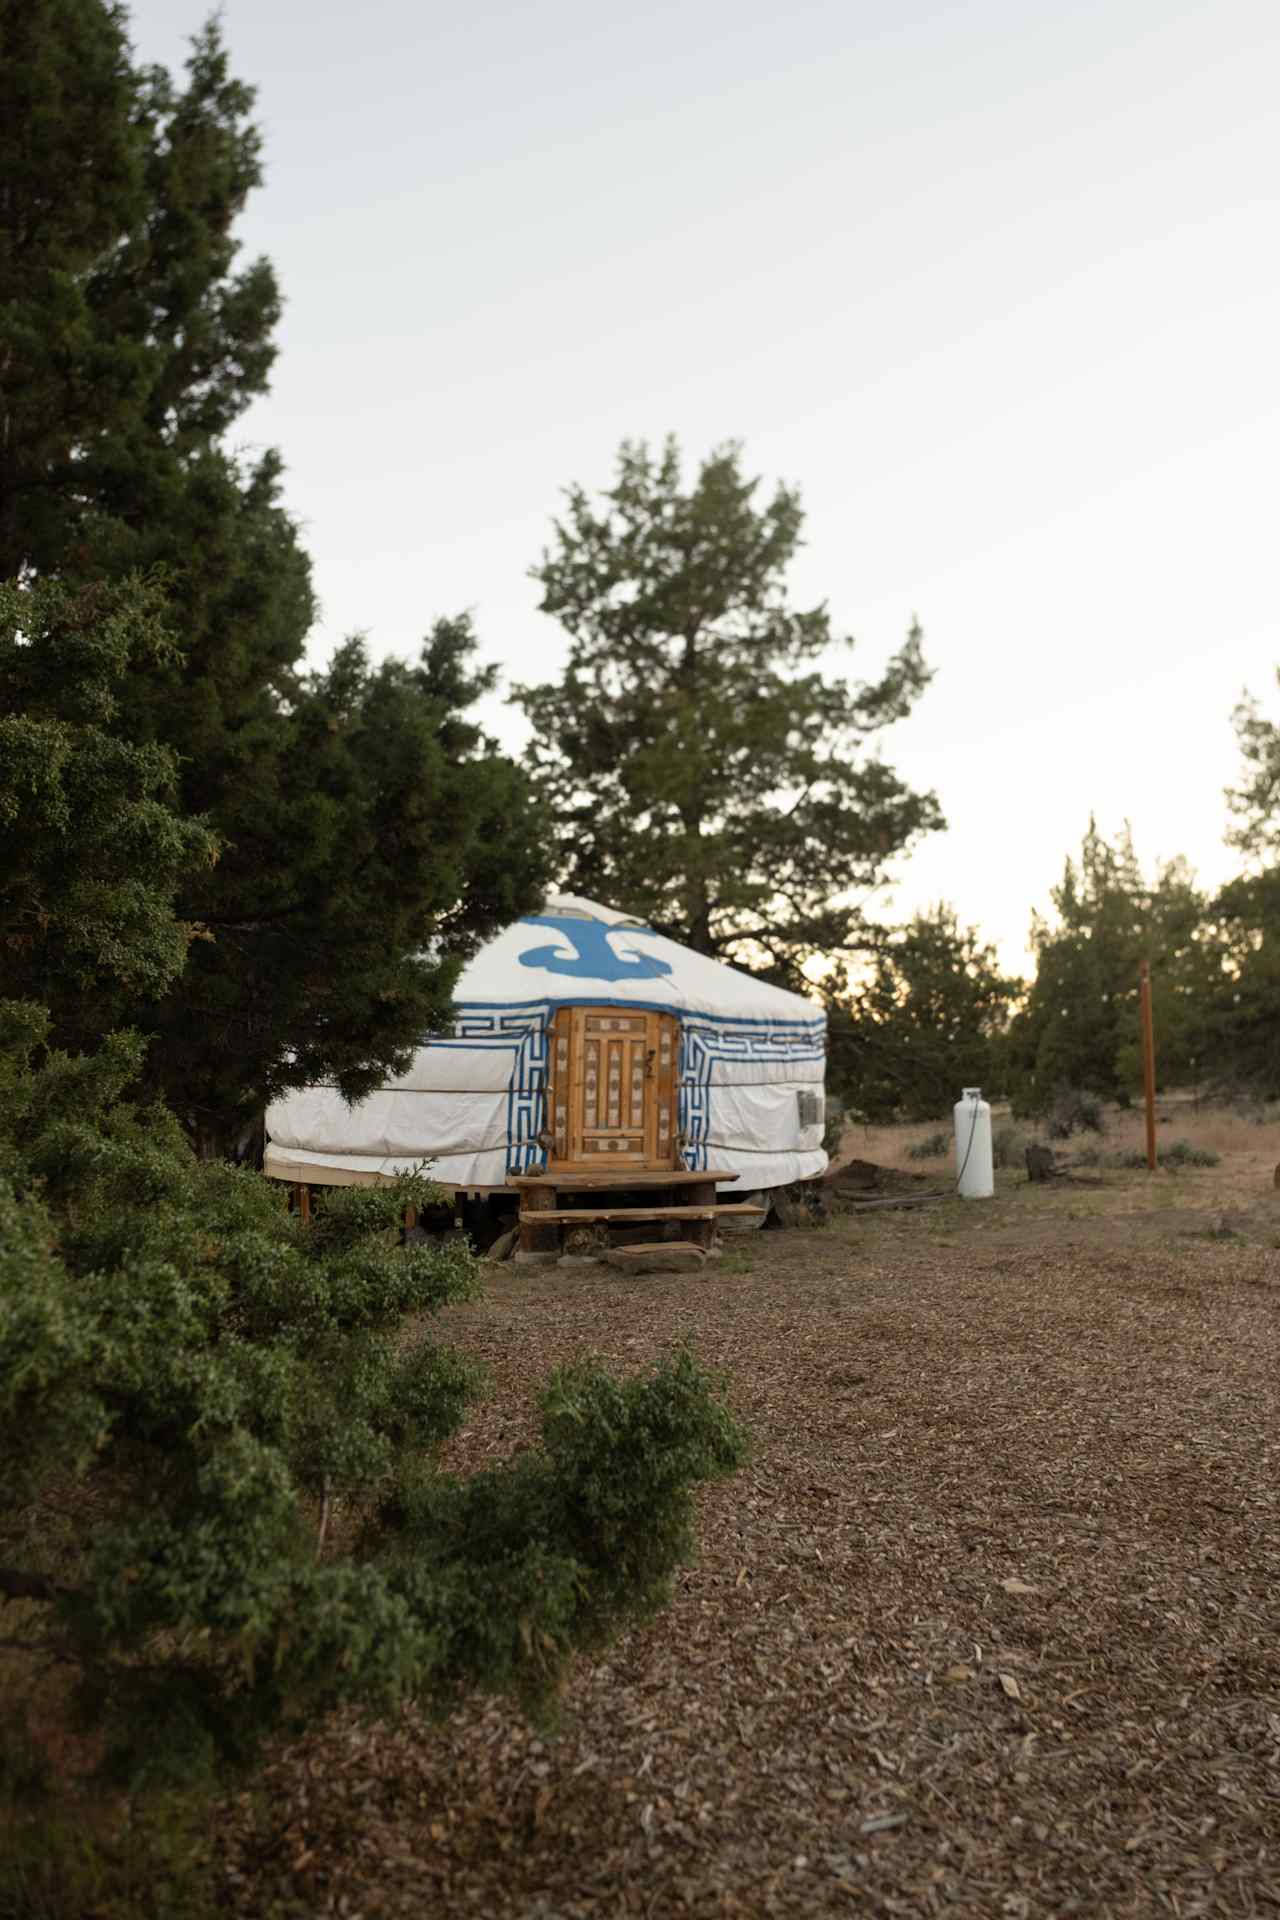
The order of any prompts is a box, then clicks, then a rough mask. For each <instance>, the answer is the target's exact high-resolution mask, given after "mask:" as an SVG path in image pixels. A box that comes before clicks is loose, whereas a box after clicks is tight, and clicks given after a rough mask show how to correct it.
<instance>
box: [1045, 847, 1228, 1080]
mask: <svg viewBox="0 0 1280 1920" xmlns="http://www.w3.org/2000/svg"><path fill="white" fill-rule="evenodd" d="M1050 898H1051V900H1052V902H1053V908H1054V913H1053V917H1052V918H1051V919H1047V918H1043V917H1041V916H1040V915H1037V916H1035V918H1034V919H1033V922H1032V934H1031V937H1032V946H1033V949H1034V951H1035V956H1036V974H1035V978H1034V980H1033V981H1032V983H1031V985H1030V988H1029V990H1028V993H1027V997H1026V1002H1025V1004H1024V1006H1023V1007H1022V1008H1021V1010H1020V1011H1019V1013H1018V1015H1017V1017H1016V1019H1015V1020H1014V1021H1013V1023H1012V1025H1011V1028H1010V1033H1009V1060H1010V1068H1011V1073H1012V1076H1013V1081H1014V1089H1015V1091H1016V1093H1017V1097H1018V1101H1019V1104H1020V1105H1021V1106H1024V1107H1026V1108H1028V1109H1031V1110H1038V1109H1042V1108H1043V1107H1044V1105H1045V1103H1046V1102H1047V1101H1048V1100H1049V1099H1050V1098H1051V1097H1052V1095H1053V1093H1054V1091H1055V1090H1056V1089H1057V1088H1060V1087H1070V1088H1073V1089H1077V1090H1087V1091H1089V1092H1092V1093H1096V1094H1101V1095H1103V1096H1104V1097H1108V1098H1120V1099H1127V1098H1128V1097H1129V1096H1130V1095H1131V1094H1132V1093H1133V1092H1134V1091H1135V1090H1136V1089H1137V1088H1138V1087H1140V1086H1141V1083H1142V1053H1141V1035H1140V1016H1139V1008H1138V982H1139V972H1140V968H1141V964H1142V961H1143V960H1144V959H1145V960H1148V961H1150V963H1151V980H1152V997H1153V1006H1154V1013H1155V1025H1156V1030H1157V1032H1158V1033H1159V1035H1160V1045H1159V1049H1158V1054H1157V1062H1158V1067H1159V1071H1160V1076H1161V1080H1162V1082H1163V1083H1164V1084H1167V1085H1174V1086H1177V1085H1181V1084H1183V1083H1184V1082H1186V1081H1187V1080H1188V1079H1189V1078H1192V1077H1194V1073H1195V1070H1196V1069H1195V1063H1196V1061H1197V1060H1200V1061H1203V1059H1204V1057H1205V1049H1206V1046H1207V1044H1208V1028H1207V1019H1208V1014H1209V1008H1210V1004H1211V1000H1212V995H1213V991H1214V984H1215V979H1216V976H1217V974H1218V972H1219V971H1220V962H1219V960H1218V958H1217V956H1216V955H1215V953H1214V951H1213V947H1212V943H1211V942H1210V941H1209V940H1208V939H1207V938H1206V934H1207V926H1206V913H1205V901H1204V899H1203V897H1202V896H1201V894H1200V893H1199V892H1198V890H1197V888H1196V886H1195V882H1194V879H1193V876H1192V874H1191V873H1190V871H1189V869H1188V868H1187V865H1186V863H1185V861H1182V860H1177V859H1175V860H1171V861H1167V862H1165V863H1164V864H1163V865H1161V866H1160V867H1158V868H1157V870H1156V873H1155V875H1154V878H1152V879H1148V878H1146V877H1145V876H1144V875H1143V872H1142V868H1141V865H1140V863H1139V861H1138V858H1137V855H1136V854H1135V852H1134V848H1133V841H1132V838H1131V836H1130V833H1129V831H1128V828H1127V827H1126V828H1125V830H1124V831H1123V832H1122V833H1121V834H1119V835H1118V836H1117V837H1116V839H1115V841H1114V842H1110V841H1108V840H1106V839H1105V838H1104V836H1103V835H1102V834H1100V833H1099V831H1098V828H1097V825H1096V823H1095V822H1094V820H1093V819H1092V818H1091V819H1090V821H1089V826H1088V830H1087V832H1086V833H1085V836H1084V839H1083V840H1082V842H1081V847H1080V855H1079V858H1078V860H1072V859H1070V858H1068V860H1067V861H1066V862H1065V865H1064V868H1063V876H1062V879H1061V881H1060V882H1059V884H1058V885H1057V886H1056V887H1055V888H1053V889H1052V891H1051V894H1050Z"/></svg>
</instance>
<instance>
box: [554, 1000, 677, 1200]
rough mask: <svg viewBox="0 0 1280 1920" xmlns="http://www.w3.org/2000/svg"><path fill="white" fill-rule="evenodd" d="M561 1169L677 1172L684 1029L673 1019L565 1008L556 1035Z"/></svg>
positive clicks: (557, 1136)
mask: <svg viewBox="0 0 1280 1920" xmlns="http://www.w3.org/2000/svg"><path fill="white" fill-rule="evenodd" d="M549 1080H550V1087H549V1094H548V1108H549V1111H548V1125H549V1130H550V1133H551V1147H550V1152H549V1155H548V1165H549V1166H550V1167H552V1168H553V1169H564V1168H568V1167H581V1168H583V1169H584V1170H588V1169H600V1170H601V1171H604V1170H607V1169H610V1168H614V1167H617V1168H626V1167H630V1168H634V1169H638V1170H652V1171H657V1170H658V1169H660V1168H663V1167H672V1166H674V1165H675V1164H676V1115H675V1096H676V1023H675V1020H674V1019H673V1018H672V1016H671V1015H670V1014H668V1013H641V1012H635V1013H620V1012H616V1011H612V1010H610V1009H605V1010H603V1011H601V1010H600V1009H599V1008H596V1007H562V1008H561V1009H560V1011H559V1013H558V1014H557V1015H556V1018H555V1025H554V1026H553V1028H552V1033H551V1059H550V1075H549Z"/></svg>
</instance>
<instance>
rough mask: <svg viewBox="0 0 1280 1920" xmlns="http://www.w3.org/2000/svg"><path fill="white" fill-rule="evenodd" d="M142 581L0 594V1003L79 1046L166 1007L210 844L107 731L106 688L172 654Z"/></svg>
mask: <svg viewBox="0 0 1280 1920" xmlns="http://www.w3.org/2000/svg"><path fill="white" fill-rule="evenodd" d="M162 612H163V606H162V600H161V596H160V595H159V593H158V592H157V590H156V589H155V587H154V586H153V585H150V584H149V583H147V582H145V581H132V582H126V583H123V584H122V585H120V586H118V587H109V586H101V587H97V588H88V587H86V588H81V589H80V590H78V591H73V590H71V589H70V588H67V587H64V586H63V585H62V584H61V583H60V582H58V581H57V580H52V581H47V580H37V581H35V582H33V583H32V585H31V586H30V587H27V588H21V587H18V586H16V585H13V584H9V585H5V584H3V583H0V994H7V995H8V996H10V997H11V998H15V999H16V998H18V997H21V996H26V995H31V996H35V997H38V998H39V1000H40V1001H41V1002H43V1003H44V1004H45V1005H46V1006H47V1007H48V1008H49V1009H50V1010H51V1012H50V1017H51V1020H52V1022H53V1024H54V1027H55V1029H56V1031H57V1033H58V1034H59V1036H60V1038H61V1039H62V1041H63V1042H64V1044H65V1043H67V1042H74V1043H78V1044H83V1043H85V1042H88V1041H92V1040H93V1039H94V1038H96V1037H97V1036H98V1035H99V1034H101V1033H103V1032H105V1031H107V1030H108V1029H109V1028H110V1027H111V1026H112V1025H114V1024H116V1023H117V1022H118V1021H119V1020H121V1019H127V1018H128V1017H130V1016H131V1015H132V1014H133V1013H136V1012H137V1011H138V1010H140V1009H141V1008H143V1007H145V1006H146V1005H147V1004H148V1003H149V1002H152V1001H155V1000H156V999H158V998H159V997H160V996H161V995H162V994H164V993H165V992H167V991H168V990H169V989H170V988H171V987H172V986H173V984H174V982H175V981H176V980H177V979H178V977H179V976H180V974H181V972H182V969H183V966H184V965H185V963H186V957H187V950H188V946H189V943H190V941H191V939H192V937H193V935H195V934H196V933H197V932H198V931H199V929H197V928H195V927H193V926H191V925H190V924H189V923H184V921H183V920H182V919H181V917H180V916H178V915H177V914H176V913H175V906H174V903H175V900H176V898H177V896H178V893H179V891H180V890H181V889H182V888H183V886H184V884H189V883H190V881H191V879H192V877H193V876H194V875H206V874H208V873H209V872H210V871H211V870H212V868H213V866H214V863H215V861H216V858H217V853H218V843H217V841H216V839H215V837H214V836H213V835H212V834H211V833H210V832H209V831H208V829H207V828H206V827H205V826H204V825H203V824H202V823H201V822H200V821H198V820H193V819H190V818H187V817H184V816H183V815H182V814H180V813H179V812H178V811H176V810H175V807H174V805H173V804H172V802H173V799H174V792H175V788H176V786H177V765H176V762H175V759H174V756H173V754H172V753H170V752H169V751H168V750H167V749H166V748H164V747H160V746H157V745H156V744H154V743H148V744H141V745H139V744H137V743H136V742H133V741H130V740H128V739H124V738H122V737H121V735H120V733H119V731H118V730H117V726H116V721H117V718H118V709H119V700H120V690H121V687H122V686H123V685H124V684H125V683H126V682H127V681H128V679H129V678H130V677H131V676H139V675H145V674H147V673H151V672H158V671H160V670H162V667H163V664H164V662H165V661H166V659H167V658H168V656H169V655H170V654H171V652H172V651H173V642H172V638H171V636H170V635H169V634H168V632H167V630H166V629H165V627H164V624H163V618H162Z"/></svg>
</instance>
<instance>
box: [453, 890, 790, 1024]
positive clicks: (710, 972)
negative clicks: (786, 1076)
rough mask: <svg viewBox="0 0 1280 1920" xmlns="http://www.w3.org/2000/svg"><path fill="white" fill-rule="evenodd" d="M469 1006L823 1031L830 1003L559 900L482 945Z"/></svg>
mask: <svg viewBox="0 0 1280 1920" xmlns="http://www.w3.org/2000/svg"><path fill="white" fill-rule="evenodd" d="M454 1001H455V1004H456V1005H457V1006H458V1007H459V1008H466V1007H471V1008H476V1009H480V1008H497V1007H513V1006H532V1005H541V1006H546V1005H551V1006H565V1005H572V1006H589V1005H591V1004H592V1003H596V1004H599V1005H603V1006H618V1005H627V1006H636V1007H652V1008H657V1009H658V1010H659V1011H669V1012H673V1013H676V1012H679V1013H699V1014H704V1015H706V1016H708V1017H709V1018H712V1019H718V1020H721V1021H732V1020H734V1019H738V1020H746V1021H751V1022H753V1023H758V1022H761V1021H764V1022H767V1023H769V1024H770V1025H775V1026H787V1027H796V1026H804V1027H808V1028H811V1029H812V1028H815V1027H816V1028H818V1029H821V1028H823V1027H824V1026H825V1025H826V1019H825V1015H824V1013H823V1010H822V1008H821V1007H820V1006H817V1005H815V1003H814V1002H813V1001H812V1000H806V999H805V998H804V997H803V996H802V995H801V994H798V993H789V992H788V991H787V990H786V989H785V988H783V987H774V986H770V985H768V983H767V982H765V981H763V980H756V979H753V977H752V976H751V975H750V974H748V973H742V972H740V971H739V970H738V968H736V967H730V966H726V965H725V964H724V962H723V961H720V960H713V959H711V958H709V957H708V956H707V955H706V954H703V953H695V952H694V951H693V950H692V948H690V947H682V946H680V945H679V943H678V942H677V941H675V940H668V939H667V938H666V937H665V935H663V934H660V933H655V932H654V931H653V929H652V928H651V927H647V926H645V925H644V924H643V922H641V921H639V920H636V919H634V918H633V917H631V916H630V915H628V914H625V913H618V912H616V911H615V910H614V909H613V908H612V907H605V906H601V905H600V904H599V903H598V902H597V901H595V900H584V899H582V898H581V897H580V896H579V895H577V894H566V893H562V894H555V895H552V896H551V898H549V899H548V900H547V902H546V904H545V906H544V907H543V909H542V911H541V913H532V914H527V915H526V916H525V917H524V919H522V920H517V921H515V922H513V923H512V925H511V926H509V927H505V928H504V929H503V931H502V932H501V933H500V934H498V935H497V936H496V938H494V939H493V940H490V941H489V942H487V944H486V945H485V946H484V947H482V948H481V950H480V952H479V953H478V954H477V955H476V956H475V958H474V959H473V960H472V961H471V962H470V963H469V964H468V965H467V966H466V967H465V968H464V969H463V972H462V975H461V977H460V978H459V981H458V985H457V987H456V988H455V990H454Z"/></svg>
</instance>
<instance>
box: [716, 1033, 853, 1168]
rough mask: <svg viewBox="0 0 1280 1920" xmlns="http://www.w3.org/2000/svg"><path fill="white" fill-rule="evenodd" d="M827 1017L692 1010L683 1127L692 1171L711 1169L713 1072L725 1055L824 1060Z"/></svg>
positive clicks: (753, 1058) (792, 1059)
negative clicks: (783, 1019)
mask: <svg viewBox="0 0 1280 1920" xmlns="http://www.w3.org/2000/svg"><path fill="white" fill-rule="evenodd" d="M826 1028H827V1023H826V1021H825V1020H823V1019H818V1020H806V1021H796V1022H795V1024H794V1025H793V1026H787V1027H781V1026H776V1025H774V1024H772V1023H770V1022H767V1021H759V1022H752V1021H747V1020H731V1021H730V1020H720V1019H717V1018H715V1017H714V1016H712V1015H708V1014H687V1015H686V1016H685V1017H684V1019H683V1020H682V1022H681V1044H680V1132H681V1135H682V1136H683V1145H682V1150H681V1151H682V1157H683V1159H684V1163H685V1165H686V1167H688V1169H689V1171H690V1172H691V1173H705V1172H706V1170H707V1159H708V1152H707V1149H708V1146H709V1143H710V1139H711V1074H712V1070H713V1068H714V1067H715V1065H716V1062H717V1061H720V1060H733V1061H742V1060H787V1061H797V1062H798V1061H801V1060H821V1059H822V1058H823V1056H824V1054H825V1052H826V1044H825V1043H826Z"/></svg>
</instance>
